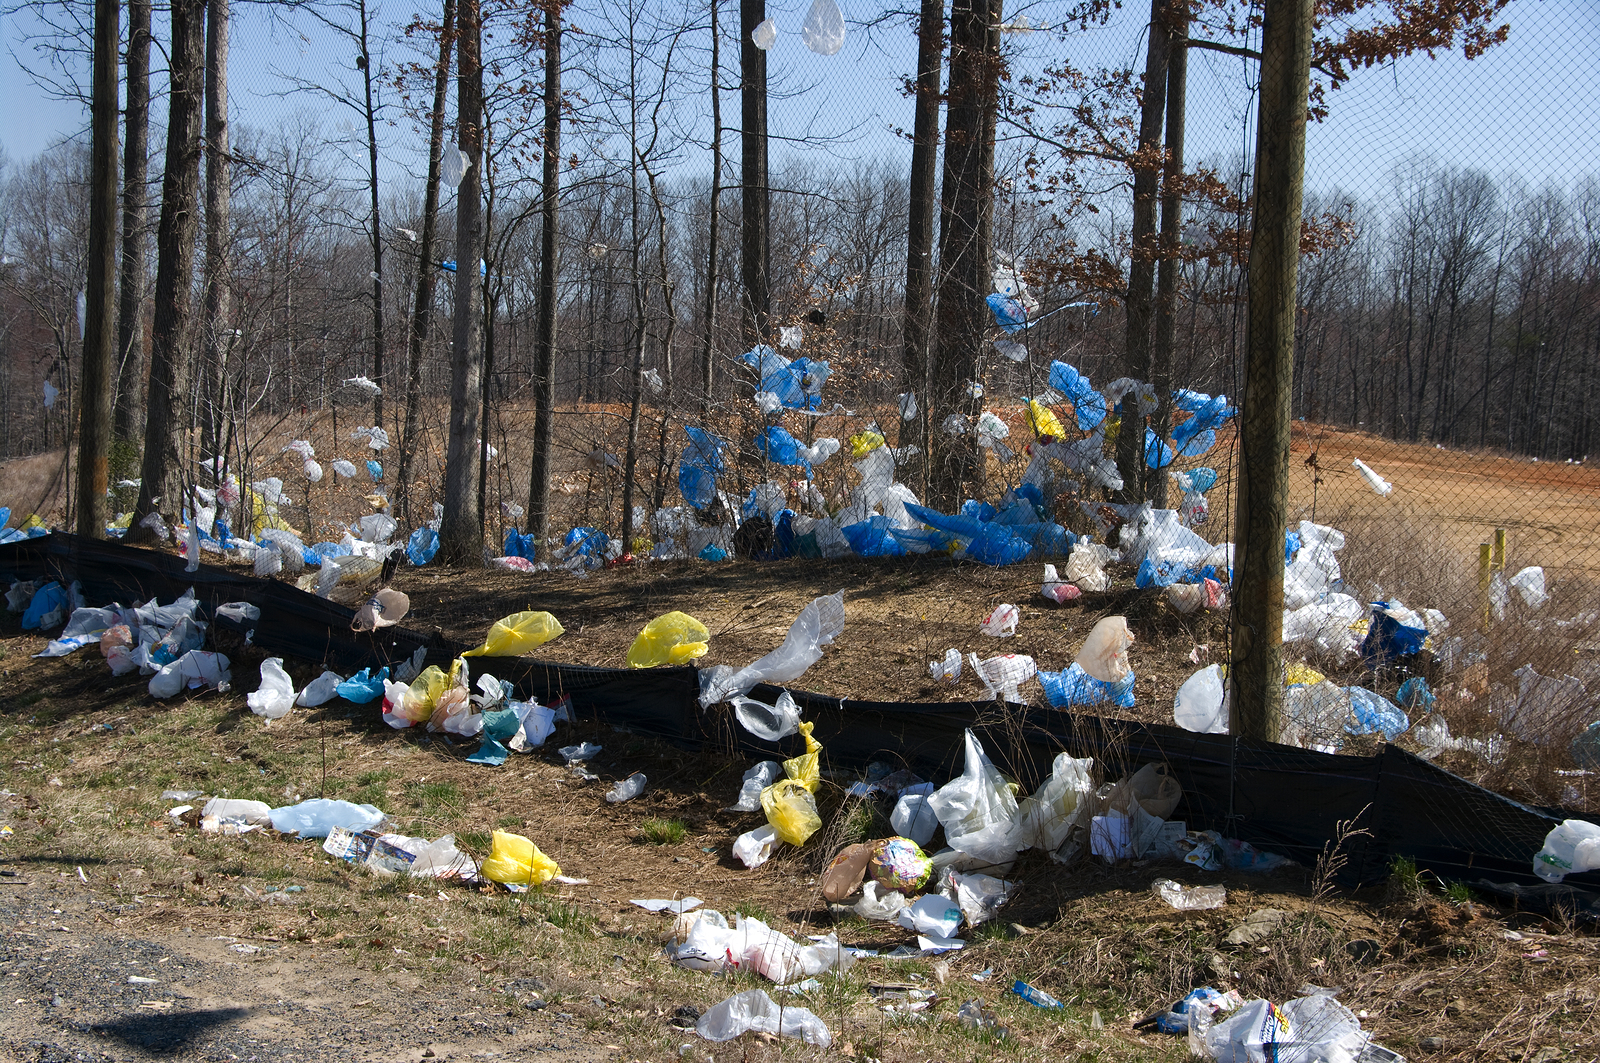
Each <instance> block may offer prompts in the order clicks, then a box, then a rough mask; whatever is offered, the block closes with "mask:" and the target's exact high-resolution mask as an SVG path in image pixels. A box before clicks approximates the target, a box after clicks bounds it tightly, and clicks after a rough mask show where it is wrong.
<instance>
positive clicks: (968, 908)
mask: <svg viewBox="0 0 1600 1063" xmlns="http://www.w3.org/2000/svg"><path fill="white" fill-rule="evenodd" d="M946 875H947V876H948V881H947V883H946V885H945V893H946V895H948V894H949V893H951V892H954V893H955V901H956V904H957V905H959V906H960V908H961V915H962V917H963V918H964V919H966V921H967V925H968V926H969V927H976V926H981V925H982V924H984V923H987V922H988V921H989V920H991V919H993V918H994V917H995V916H996V915H998V914H999V913H1000V909H1001V908H1002V907H1004V905H1005V903H1006V901H1008V900H1010V899H1011V895H1012V894H1013V893H1015V892H1016V891H1017V884H1016V883H1015V882H1007V881H1006V880H1005V879H1002V878H996V877H995V876H993V875H980V874H977V873H975V872H962V871H955V870H950V871H947V872H946Z"/></svg>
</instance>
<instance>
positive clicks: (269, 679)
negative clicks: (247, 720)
mask: <svg viewBox="0 0 1600 1063" xmlns="http://www.w3.org/2000/svg"><path fill="white" fill-rule="evenodd" d="M244 700H245V704H246V705H248V706H249V707H250V711H251V712H253V713H255V714H256V715H257V716H264V717H266V718H267V719H268V720H278V719H282V718H283V717H285V716H287V715H289V710H290V709H292V708H294V680H292V679H290V678H289V673H288V672H285V671H284V670H283V658H282V657H268V658H267V659H266V660H264V661H262V662H261V685H260V687H258V688H257V689H256V691H255V692H254V693H252V694H247V695H245V699H244Z"/></svg>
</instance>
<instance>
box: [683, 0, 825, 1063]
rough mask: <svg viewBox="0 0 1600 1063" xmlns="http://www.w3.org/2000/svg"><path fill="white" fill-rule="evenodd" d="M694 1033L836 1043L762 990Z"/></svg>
mask: <svg viewBox="0 0 1600 1063" xmlns="http://www.w3.org/2000/svg"><path fill="white" fill-rule="evenodd" d="M759 28H760V27H757V29H759ZM695 1032H696V1033H698V1034H699V1035H700V1036H701V1037H703V1038H705V1039H706V1040H707V1041H731V1040H733V1039H734V1038H735V1037H738V1036H739V1035H740V1034H745V1033H752V1032H754V1033H765V1034H772V1035H774V1036H778V1037H797V1038H799V1039H800V1040H802V1041H804V1042H806V1043H807V1044H811V1045H818V1046H820V1047H822V1048H826V1047H828V1046H829V1045H831V1044H833V1035H832V1034H830V1033H829V1032H828V1027H827V1026H826V1025H825V1024H824V1023H823V1021H822V1020H821V1019H819V1018H817V1016H815V1015H813V1014H812V1013H811V1012H810V1011H809V1010H807V1009H806V1008H797V1007H794V1006H792V1005H791V1006H787V1007H783V1008H780V1007H779V1006H778V1005H777V1003H776V1002H775V1001H773V999H772V998H771V997H769V996H768V995H767V994H766V993H765V992H763V991H762V990H760V989H750V990H746V991H745V992H743V993H737V994H735V995H733V996H731V997H729V998H728V999H727V1000H724V1001H722V1002H721V1003H720V1004H715V1005H713V1006H712V1007H710V1008H709V1009H707V1011H706V1013H705V1014H704V1015H702V1016H700V1019H699V1021H698V1022H696V1023H695Z"/></svg>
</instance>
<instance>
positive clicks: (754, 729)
mask: <svg viewBox="0 0 1600 1063" xmlns="http://www.w3.org/2000/svg"><path fill="white" fill-rule="evenodd" d="M731 700H732V702H733V714H734V716H735V717H736V718H737V719H738V721H739V723H740V724H741V725H742V726H743V727H744V729H745V730H746V731H749V732H750V733H751V734H753V735H755V736H756V737H757V738H763V739H766V740H767V741H768V742H776V741H777V740H778V739H780V738H787V737H788V736H790V735H792V734H794V733H795V732H797V731H799V730H800V708H799V706H797V705H796V704H795V703H794V698H793V697H791V696H790V694H789V692H788V691H787V690H785V691H784V692H783V693H781V694H779V695H778V702H777V704H775V705H768V704H767V703H766V702H763V701H756V700H755V699H754V698H747V697H744V696H742V695H741V696H736V697H734V698H732V699H731Z"/></svg>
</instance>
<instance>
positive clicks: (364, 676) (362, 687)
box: [335, 665, 389, 705]
mask: <svg viewBox="0 0 1600 1063" xmlns="http://www.w3.org/2000/svg"><path fill="white" fill-rule="evenodd" d="M388 678H389V668H388V666H387V665H385V666H384V667H382V668H380V669H378V671H377V673H376V674H374V673H373V671H372V669H371V668H363V669H361V671H359V672H357V673H356V674H355V675H353V676H351V677H350V678H349V679H346V680H344V681H343V682H341V683H340V684H339V685H338V686H337V687H336V688H335V689H336V690H338V692H339V696H340V697H341V698H343V699H344V700H346V701H348V702H351V703H352V704H356V705H365V704H367V703H368V702H371V701H375V700H377V699H378V698H380V697H382V696H383V685H384V683H385V681H387V680H388Z"/></svg>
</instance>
